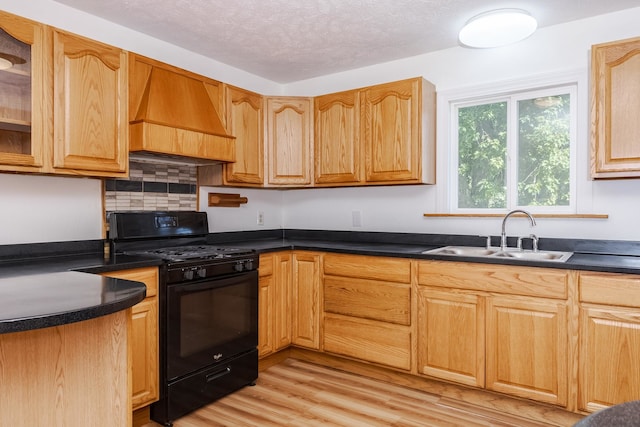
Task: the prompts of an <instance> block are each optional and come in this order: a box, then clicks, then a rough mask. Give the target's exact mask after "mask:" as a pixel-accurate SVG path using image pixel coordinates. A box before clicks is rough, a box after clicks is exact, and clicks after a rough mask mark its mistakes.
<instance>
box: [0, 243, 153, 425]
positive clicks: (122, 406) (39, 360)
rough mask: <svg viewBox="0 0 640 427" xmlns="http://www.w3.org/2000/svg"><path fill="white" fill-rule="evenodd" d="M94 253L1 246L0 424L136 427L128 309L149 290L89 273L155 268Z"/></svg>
mask: <svg viewBox="0 0 640 427" xmlns="http://www.w3.org/2000/svg"><path fill="white" fill-rule="evenodd" d="M88 246H89V248H88V247H87V243H86V242H83V243H78V244H57V243H51V244H44V245H40V244H38V245H14V246H2V247H0V372H2V384H3V387H0V425H3V426H4V425H7V426H9V425H33V426H45V425H46V426H53V425H113V426H123V427H126V426H131V422H132V421H131V420H132V418H131V408H132V397H131V395H132V378H131V375H130V366H131V358H132V353H131V351H132V350H131V341H130V340H131V332H130V331H131V310H130V307H132V306H133V305H135V304H136V303H138V302H139V301H141V300H142V299H143V298H144V297H145V295H146V287H145V285H144V284H143V283H140V282H135V281H130V280H122V279H113V278H107V277H102V276H100V275H98V274H92V273H101V272H106V271H111V270H117V269H125V268H135V267H142V266H149V265H153V264H154V263H155V262H157V261H154V260H148V259H139V258H132V257H120V258H115V257H108V258H106V259H105V257H104V255H103V254H102V247H103V246H102V243H101V241H97V242H93V243H92V244H89V245H88ZM87 249H90V250H88V251H87Z"/></svg>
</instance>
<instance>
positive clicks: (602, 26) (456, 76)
mask: <svg viewBox="0 0 640 427" xmlns="http://www.w3.org/2000/svg"><path fill="white" fill-rule="evenodd" d="M0 9H2V10H6V11H8V12H11V13H15V14H17V15H22V16H25V17H28V18H31V19H34V20H37V21H40V22H45V23H48V24H50V25H54V26H56V27H59V28H62V29H66V30H68V31H71V32H74V33H77V34H81V35H85V36H87V37H90V38H93V39H96V40H100V41H104V42H106V43H110V44H113V45H116V46H120V47H122V48H124V49H127V50H131V51H135V52H138V53H141V54H143V55H146V56H150V57H153V58H157V59H159V60H162V61H165V62H167V63H171V64H175V65H179V66H181V67H183V68H186V69H190V70H192V71H195V72H199V73H201V74H203V75H207V76H210V77H212V78H215V79H218V80H221V81H225V82H228V83H231V84H234V85H237V86H240V87H245V88H247V89H250V90H254V91H257V92H260V93H263V94H269V95H275V94H287V95H301V96H314V95H318V94H323V93H330V92H335V91H339V90H345V89H351V88H355V87H361V86H366V85H370V84H377V83H382V82H387V81H392V80H398V79H402V78H406V77H414V76H424V77H425V78H426V79H428V80H430V81H432V82H433V83H435V84H436V87H437V90H438V91H439V92H447V91H455V90H458V89H461V88H464V87H473V86H477V85H484V84H489V83H494V82H496V81H502V80H513V79H523V78H532V79H533V78H537V77H538V76H540V75H546V74H549V73H553V72H560V71H575V70H578V71H582V72H584V73H587V71H588V66H589V55H590V52H589V48H590V46H591V45H592V44H594V43H600V42H606V41H612V40H619V39H623V38H627V37H634V36H639V35H640V30H638V28H639V27H638V26H637V22H640V8H635V9H630V10H626V11H623V12H618V13H612V14H607V15H601V16H598V17H594V18H590V19H586V20H582V21H575V22H572V23H569V24H564V25H559V26H555V27H548V28H542V29H540V30H538V32H537V33H536V34H535V35H534V36H532V37H531V38H529V39H527V40H525V41H523V42H521V43H519V44H517V45H512V46H508V47H504V48H500V49H495V50H472V49H464V48H453V49H447V50H443V51H439V52H434V53H431V54H427V55H421V56H417V57H413V58H407V59H404V60H399V61H394V62H389V63H384V64H378V65H376V66H372V67H366V68H362V69H358V70H352V71H349V72H344V73H339V74H334V75H330V76H324V77H320V78H316V79H311V80H307V81H301V82H297V83H293V84H289V85H287V86H281V85H278V84H276V83H274V82H270V81H267V80H264V79H262V78H260V77H257V76H254V75H251V74H249V73H245V72H243V71H240V70H237V69H235V68H233V67H229V66H226V65H224V64H221V63H219V62H217V61H214V60H210V59H207V58H204V57H202V56H199V55H195V54H193V53H190V52H188V51H185V50H184V49H181V48H177V47H175V46H171V45H168V44H166V43H164V42H161V41H159V40H156V39H153V38H150V37H148V36H146V35H144V34H141V33H137V32H134V31H131V30H128V29H126V28H123V27H120V26H117V25H114V24H111V23H108V22H106V21H103V20H101V19H99V18H95V17H92V16H89V15H86V14H84V13H81V12H78V11H75V10H73V9H70V8H68V7H65V6H63V5H60V4H59V3H55V2H53V1H51V0H30V1H20V2H18V1H15V0H0ZM581 102H582V104H581V105H582V106H581V109H582V110H583V111H587V100H586V99H583V100H582V101H581ZM585 123H586V122H585ZM587 131H588V129H587V128H586V125H585V128H583V129H582V130H581V136H579V145H580V146H581V150H582V156H583V159H586V157H585V156H586V154H587V151H586V150H587V149H588V136H587V135H588V132H587ZM446 143H447V141H446V134H445V133H443V132H442V130H441V129H439V132H438V144H439V151H442V150H443V149H445V148H446ZM445 161H446V159H445ZM443 168H445V165H444V164H439V165H438V169H439V170H443ZM582 168H583V169H585V165H584V164H583V165H582ZM438 179H439V181H438V184H437V185H436V186H406V187H405V186H400V187H369V188H344V189H311V190H286V191H278V190H245V189H228V188H226V189H219V188H211V187H209V188H203V189H201V193H200V196H201V205H200V207H201V209H203V210H206V211H207V212H208V213H209V218H210V221H211V229H212V231H235V230H256V229H262V228H264V229H271V228H279V227H286V228H307V229H335V230H363V231H364V230H371V231H400V232H415V233H455V234H487V233H491V234H494V235H496V234H499V231H500V230H499V227H500V220H498V219H473V220H469V219H462V218H455V219H451V218H448V219H447V218H425V217H423V213H425V212H433V211H436V210H438V209H440V208H441V207H440V206H438V197H437V193H438V191H439V189H442V188H443V185H444V183H443V182H442V180H441V178H440V175H439V177H438ZM579 184H580V186H581V188H582V191H581V198H582V200H580V201H579V203H580V205H581V207H582V208H583V209H586V210H587V211H589V212H593V213H605V214H609V219H607V220H574V219H571V220H569V219H541V220H539V221H538V227H537V228H536V230H535V232H536V234H538V235H539V236H542V237H550V236H554V237H576V238H602V239H622V240H640V227H638V226H637V225H636V218H635V217H636V216H637V212H638V211H640V198H639V197H636V194H638V193H639V191H640V180H615V181H597V182H591V181H589V180H588V178H587V175H586V174H585V173H583V174H581V177H580V183H579ZM214 190H215V191H221V192H239V193H241V194H242V195H243V196H247V197H248V198H249V203H247V204H246V205H243V206H242V207H240V208H207V207H206V206H205V204H206V192H207V191H214ZM203 195H204V196H203ZM100 198H101V190H100V181H99V180H91V179H76V178H49V177H33V176H23V175H7V174H0V219H2V220H3V221H2V222H1V223H0V244H9V243H30V242H36V241H59V240H78V239H98V238H101V214H100V207H99V206H98V205H99V201H100ZM5 207H9V208H8V209H7V208H5ZM259 210H261V211H263V212H264V214H265V224H264V225H263V226H258V225H257V224H256V215H257V211H259ZM354 210H355V211H360V212H361V214H362V227H359V228H354V227H353V226H352V211H354ZM9 219H10V220H12V221H14V223H15V224H16V225H15V226H11V227H9V226H8V225H4V224H8V223H7V220H9ZM508 231H509V233H510V234H525V233H528V228H527V227H526V224H525V223H524V221H520V220H516V221H514V222H513V223H512V224H510V225H509V229H508Z"/></svg>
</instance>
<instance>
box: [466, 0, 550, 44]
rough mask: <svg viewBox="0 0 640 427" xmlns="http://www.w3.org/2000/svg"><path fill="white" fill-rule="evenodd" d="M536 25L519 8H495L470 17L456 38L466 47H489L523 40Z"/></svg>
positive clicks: (533, 19)
mask: <svg viewBox="0 0 640 427" xmlns="http://www.w3.org/2000/svg"><path fill="white" fill-rule="evenodd" d="M537 27H538V23H537V22H536V19H535V18H534V17H533V16H531V15H530V14H529V13H528V12H526V11H524V10H521V9H497V10H492V11H489V12H485V13H481V14H480V15H476V16H474V17H473V18H471V19H470V20H469V21H468V22H467V23H466V24H465V26H464V27H463V28H462V30H460V34H459V35H458V39H459V40H460V43H461V44H462V45H464V46H467V47H475V48H491V47H499V46H506V45H508V44H511V43H515V42H519V41H520V40H524V39H526V38H527V37H529V36H530V35H531V34H533V33H534V32H535V30H536V28H537Z"/></svg>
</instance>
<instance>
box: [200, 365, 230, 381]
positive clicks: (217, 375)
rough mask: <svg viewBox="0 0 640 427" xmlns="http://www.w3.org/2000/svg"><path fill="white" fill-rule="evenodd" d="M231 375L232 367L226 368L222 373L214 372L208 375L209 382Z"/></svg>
mask: <svg viewBox="0 0 640 427" xmlns="http://www.w3.org/2000/svg"><path fill="white" fill-rule="evenodd" d="M230 373H231V366H227V367H226V368H224V369H223V370H221V371H218V372H214V373H212V374H208V375H207V377H206V378H207V382H208V383H210V382H211V381H215V380H217V379H218V378H221V377H224V376H225V375H228V374H230Z"/></svg>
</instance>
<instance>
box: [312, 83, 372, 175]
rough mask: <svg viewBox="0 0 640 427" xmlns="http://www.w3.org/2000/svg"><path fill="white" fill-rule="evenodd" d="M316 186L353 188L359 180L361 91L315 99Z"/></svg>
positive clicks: (360, 167)
mask: <svg viewBox="0 0 640 427" xmlns="http://www.w3.org/2000/svg"><path fill="white" fill-rule="evenodd" d="M314 103H315V108H314V113H315V128H314V131H315V132H314V134H315V138H314V146H315V150H314V157H315V183H316V184H350V185H352V184H355V183H359V182H361V181H362V180H363V178H362V169H363V167H362V157H361V156H362V152H363V150H362V148H361V140H360V114H359V112H360V91H358V90H350V91H346V92H340V93H333V94H329V95H324V96H318V97H316V98H315V99H314Z"/></svg>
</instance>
